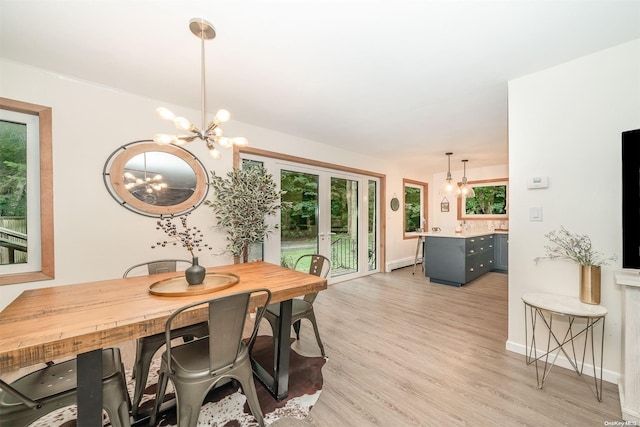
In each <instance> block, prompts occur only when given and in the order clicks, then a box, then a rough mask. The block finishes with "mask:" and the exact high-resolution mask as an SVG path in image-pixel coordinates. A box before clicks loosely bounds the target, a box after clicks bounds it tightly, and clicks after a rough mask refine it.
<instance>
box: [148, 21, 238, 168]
mask: <svg viewBox="0 0 640 427" xmlns="http://www.w3.org/2000/svg"><path fill="white" fill-rule="evenodd" d="M189 29H190V30H191V32H192V33H193V35H195V36H196V37H198V38H199V39H200V59H201V62H200V80H201V89H202V90H201V93H200V104H201V105H200V107H201V108H200V109H201V111H200V113H201V119H202V120H201V124H202V125H201V127H200V128H198V127H196V125H194V124H193V123H191V121H189V120H188V119H186V118H184V117H176V115H175V114H173V113H172V112H171V111H169V110H168V109H167V108H164V107H160V108H157V109H156V113H157V114H158V116H159V117H160V118H162V119H165V120H169V121H171V122H173V124H174V125H175V127H176V128H178V129H180V130H184V131H186V132H190V133H189V134H187V135H170V134H164V133H159V134H156V135H155V136H154V137H153V140H154V141H155V142H156V143H157V144H160V145H166V144H174V145H183V144H186V143H188V142H191V141H193V140H195V139H200V140H202V141H204V142H205V144H206V145H207V148H208V149H209V154H211V157H213V158H214V159H216V160H217V159H219V158H220V157H222V154H221V153H220V149H219V148H220V147H222V148H231V147H233V146H234V145H237V146H239V147H246V146H247V145H248V144H249V142H248V141H247V138H244V137H241V136H237V137H227V136H223V132H222V129H221V128H220V125H221V124H222V123H224V122H226V121H228V120H229V118H230V117H231V115H230V114H229V112H228V111H227V110H224V109H222V110H218V112H217V113H216V115H215V117H214V118H213V120H212V121H211V122H210V123H209V125H207V122H206V119H207V108H206V77H205V76H206V72H205V60H204V42H205V41H206V40H211V39H213V38H215V36H216V31H215V29H214V28H213V25H211V23H210V22H207V21H205V20H204V19H202V18H193V19H192V20H191V21H189Z"/></svg>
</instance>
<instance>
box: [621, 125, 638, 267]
mask: <svg viewBox="0 0 640 427" xmlns="http://www.w3.org/2000/svg"><path fill="white" fill-rule="evenodd" d="M622 267H623V268H636V269H640V129H635V130H630V131H627V132H623V133H622Z"/></svg>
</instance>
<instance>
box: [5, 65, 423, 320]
mask: <svg viewBox="0 0 640 427" xmlns="http://www.w3.org/2000/svg"><path fill="white" fill-rule="evenodd" d="M0 69H1V70H2V72H1V73H0V96H2V97H5V98H11V99H16V100H20V101H25V102H30V103H35V104H40V105H46V106H50V107H52V109H53V163H54V164H53V170H54V177H53V186H54V194H53V199H54V234H55V267H56V272H55V274H56V278H55V280H50V281H42V282H31V283H24V284H16V285H7V286H2V287H0V309H2V308H4V307H5V306H6V305H7V304H9V303H10V302H11V301H12V300H13V299H15V298H16V297H17V296H18V295H19V294H20V293H21V292H22V291H23V290H26V289H33V288H39V287H46V286H53V285H61V284H70V283H79V282H86V281H93V280H100V279H108V278H116V277H119V276H120V275H121V274H122V272H123V271H124V270H125V269H126V268H127V267H128V266H130V265H132V264H134V263H137V262H143V261H146V260H149V259H155V258H164V257H173V256H176V257H184V256H185V255H186V253H184V250H181V248H163V249H151V245H152V243H154V242H155V241H157V239H158V238H159V237H161V233H160V232H159V231H157V230H155V220H154V219H152V218H147V217H143V216H140V215H137V214H134V213H132V212H130V211H128V210H126V209H124V208H122V207H120V206H118V205H117V204H116V203H115V202H114V200H113V199H112V198H111V196H110V195H109V193H108V192H107V191H106V189H105V187H104V184H103V180H102V168H103V166H104V162H105V160H106V159H107V157H108V156H109V155H110V154H111V153H112V152H113V151H114V150H116V149H117V148H118V147H119V146H121V145H123V144H126V143H128V142H132V141H135V140H140V139H150V138H151V137H152V135H153V134H154V133H157V132H172V127H171V125H170V124H169V123H167V122H164V121H162V120H160V119H158V118H157V117H156V115H155V108H157V107H158V106H166V107H168V108H170V109H171V110H173V111H175V112H179V113H180V114H182V115H184V116H186V117H199V112H198V111H194V110H189V109H186V108H184V107H180V106H174V105H168V104H167V103H165V102H162V101H159V100H153V99H147V98H142V97H139V96H135V95H132V94H128V93H123V92H120V91H116V90H112V89H110V88H106V87H102V86H98V85H94V84H91V83H88V82H81V81H77V80H74V79H70V78H66V77H62V76H58V75H56V74H53V73H49V72H47V71H45V70H41V69H36V68H32V67H29V66H25V65H23V64H18V63H15V62H11V61H7V60H4V59H2V58H0ZM158 97H159V98H161V97H162V94H158ZM210 105H214V106H215V100H212V101H211V102H210ZM213 108H214V107H212V109H213ZM232 113H233V112H232ZM224 128H225V132H226V133H227V134H229V135H242V136H245V137H247V138H248V139H249V141H250V145H251V146H252V147H256V148H262V149H266V150H270V151H276V152H281V153H286V154H290V155H295V156H300V157H306V158H312V159H316V160H319V161H324V162H329V163H337V164H341V165H346V166H351V167H356V168H360V169H366V170H371V171H374V172H378V173H382V174H385V175H386V177H387V195H388V197H387V199H390V198H391V194H393V193H394V192H396V193H398V194H401V192H402V178H403V177H406V178H411V179H417V180H422V181H428V177H430V176H431V173H432V171H406V170H403V169H402V168H401V166H402V165H394V164H391V165H389V164H385V162H384V161H383V160H380V159H376V158H372V157H367V156H363V155H359V154H355V153H352V152H349V151H346V150H341V149H338V148H334V147H331V146H328V145H325V144H321V143H318V142H313V141H309V140H305V139H301V138H297V137H294V136H291V135H286V134H283V133H279V132H274V131H271V130H268V129H264V128H260V127H256V126H252V125H249V124H244V123H240V122H238V121H236V120H233V117H232V120H231V121H230V122H228V123H226V124H225V126H224ZM186 148H187V149H188V150H190V151H192V152H193V153H194V154H195V155H196V156H198V157H199V158H200V159H201V160H202V162H203V163H204V164H205V167H206V168H207V170H215V171H216V173H218V174H226V172H227V171H228V170H230V168H231V166H232V155H231V152H225V153H224V154H223V159H222V160H219V161H214V160H212V159H211V158H210V157H209V155H208V153H207V151H206V149H205V148H204V144H202V143H199V142H194V143H192V144H190V145H188V146H187V147H186ZM383 208H384V209H386V211H387V215H388V217H387V219H388V224H387V229H386V233H387V234H386V238H387V250H386V256H387V259H402V258H406V257H408V256H412V254H413V250H414V245H413V244H407V242H404V241H403V240H402V222H401V221H402V218H397V215H394V214H395V213H393V212H392V211H391V209H389V203H388V200H386V201H384V203H383ZM191 221H192V222H193V223H194V225H196V224H197V225H198V226H200V227H201V228H202V229H203V231H205V233H206V240H207V241H208V242H209V243H211V244H213V245H214V246H216V248H217V249H216V251H215V252H216V253H219V252H221V251H222V248H223V247H224V238H223V236H222V235H221V234H219V233H217V232H216V231H215V230H212V226H213V223H214V222H213V215H212V214H211V211H210V210H209V208H207V207H206V206H201V207H199V208H198V209H197V210H196V211H195V212H194V214H193V215H192V216H191ZM200 262H201V264H203V265H222V264H226V263H230V262H231V259H230V258H229V257H228V256H223V255H204V254H203V255H200ZM1 269H2V267H0V274H1V273H2V271H1Z"/></svg>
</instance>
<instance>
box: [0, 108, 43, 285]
mask: <svg viewBox="0 0 640 427" xmlns="http://www.w3.org/2000/svg"><path fill="white" fill-rule="evenodd" d="M0 119H1V121H2V126H1V128H2V132H3V133H2V135H1V136H0V138H2V143H6V144H8V146H13V147H15V146H17V145H18V144H19V142H18V141H22V137H21V136H20V135H24V134H26V139H25V140H24V144H25V148H26V157H24V158H23V162H22V163H21V162H20V161H19V160H17V159H18V157H17V154H16V155H15V156H14V157H15V158H14V159H13V160H11V159H2V161H3V167H4V168H5V169H4V170H3V171H0V172H2V173H3V174H5V175H4V176H5V178H6V179H5V178H3V179H2V182H3V183H4V184H7V183H14V184H15V185H13V187H12V186H11V185H9V186H8V188H4V189H3V190H2V192H3V195H4V196H8V195H9V194H11V195H12V196H11V197H13V199H12V200H13V201H16V200H18V199H19V198H17V195H18V193H19V189H20V187H21V185H22V184H24V179H25V178H26V193H25V194H24V196H25V197H26V199H25V200H26V202H24V201H19V202H20V203H22V205H21V206H22V207H23V208H26V211H25V209H22V208H18V209H5V208H6V206H5V208H3V212H5V213H2V212H0V216H5V217H11V220H10V221H7V222H4V224H5V225H8V226H7V227H5V226H4V225H1V224H0V228H5V229H7V230H8V231H6V232H5V234H6V235H7V236H8V237H6V238H4V237H3V238H2V239H0V241H2V242H4V243H6V244H5V245H3V247H4V248H8V249H9V251H11V252H12V254H9V253H8V251H6V252H7V253H6V256H5V259H6V261H7V262H6V264H3V266H2V271H3V273H4V274H1V275H0V285H5V284H13V283H23V282H31V281H36V280H47V279H53V278H54V257H53V194H52V188H53V186H52V181H53V179H52V177H53V170H52V161H51V108H49V107H43V106H41V105H35V104H28V103H25V102H20V101H14V100H11V99H7V98H0ZM16 125H17V126H16ZM11 135H13V136H16V138H13V137H12V136H11ZM7 152H8V150H5V149H3V150H2V153H3V155H6V154H7ZM16 160H17V161H16ZM7 162H9V163H7ZM22 168H23V169H24V170H25V173H24V174H22V175H20V176H18V175H16V174H13V175H12V177H11V179H9V178H8V176H9V175H7V174H10V173H12V172H11V170H12V169H13V170H15V169H22ZM21 182H22V184H21ZM4 200H5V201H9V199H8V198H6V197H5V198H4ZM9 202H10V203H8V204H13V202H12V201H9ZM25 203H26V204H25ZM16 206H17V205H16ZM20 217H24V218H25V219H26V226H25V230H24V231H25V232H24V233H23V232H22V231H20V230H16V229H15V228H17V227H19V226H20V220H19V219H20ZM16 224H17V225H16ZM9 235H11V236H9ZM22 235H24V236H22ZM7 242H10V243H7ZM21 242H22V243H21ZM27 242H28V243H27ZM25 246H26V253H25V251H24V250H22V249H25V248H24V247H25Z"/></svg>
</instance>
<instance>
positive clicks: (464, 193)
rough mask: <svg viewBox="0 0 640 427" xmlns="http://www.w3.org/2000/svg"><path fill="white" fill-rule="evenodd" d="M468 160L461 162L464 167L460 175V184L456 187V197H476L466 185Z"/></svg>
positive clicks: (471, 188)
mask: <svg viewBox="0 0 640 427" xmlns="http://www.w3.org/2000/svg"><path fill="white" fill-rule="evenodd" d="M468 161H469V160H462V165H463V166H464V172H463V174H462V183H461V184H460V186H459V187H458V197H476V192H475V191H473V187H471V186H470V185H469V184H467V162H468Z"/></svg>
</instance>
